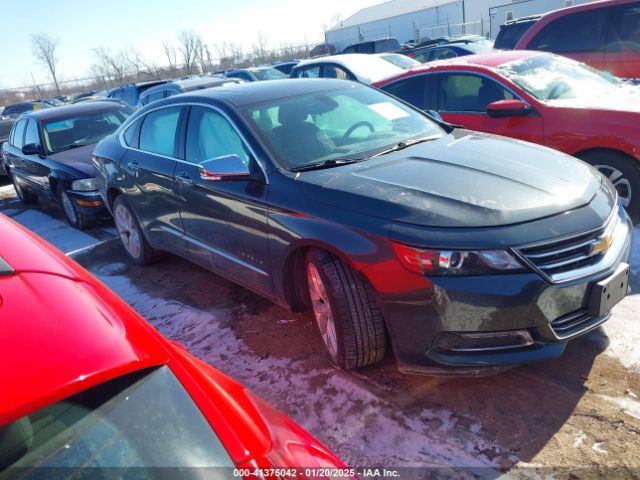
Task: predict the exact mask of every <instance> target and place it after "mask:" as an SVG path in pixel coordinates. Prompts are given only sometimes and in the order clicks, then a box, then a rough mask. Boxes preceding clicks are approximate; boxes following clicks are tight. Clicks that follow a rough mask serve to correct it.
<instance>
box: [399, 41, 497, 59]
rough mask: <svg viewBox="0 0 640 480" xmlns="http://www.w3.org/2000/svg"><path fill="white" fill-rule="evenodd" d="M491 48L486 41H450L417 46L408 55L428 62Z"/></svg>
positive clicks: (486, 50)
mask: <svg viewBox="0 0 640 480" xmlns="http://www.w3.org/2000/svg"><path fill="white" fill-rule="evenodd" d="M491 50H493V48H492V46H491V45H487V44H484V43H448V44H446V45H439V46H431V47H424V48H417V49H415V50H412V51H410V52H408V53H407V55H408V56H409V57H411V58H412V59H414V60H416V61H418V62H420V63H428V62H435V61H437V60H445V59H447V58H455V57H464V56H466V55H474V54H477V53H485V52H490V51H491Z"/></svg>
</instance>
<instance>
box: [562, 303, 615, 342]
mask: <svg viewBox="0 0 640 480" xmlns="http://www.w3.org/2000/svg"><path fill="white" fill-rule="evenodd" d="M607 318H609V315H605V316H603V317H599V318H598V317H592V316H591V315H590V314H589V312H588V311H587V310H577V311H575V312H571V313H568V314H566V315H563V316H561V317H558V318H556V319H555V320H554V321H553V322H551V328H552V329H553V331H554V333H555V334H556V336H557V337H558V338H569V337H572V336H573V335H576V334H578V333H581V332H584V331H586V330H589V329H591V328H593V327H596V326H597V325H599V324H601V323H603V322H604V321H605V320H607Z"/></svg>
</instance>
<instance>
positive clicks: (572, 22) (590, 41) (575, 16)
mask: <svg viewBox="0 0 640 480" xmlns="http://www.w3.org/2000/svg"><path fill="white" fill-rule="evenodd" d="M612 12H613V9H612V8H593V9H590V10H584V11H582V12H577V13H572V14H568V15H563V16H561V17H559V18H556V19H555V20H552V21H550V22H549V23H548V24H547V25H545V26H543V27H542V29H541V30H540V31H539V32H538V33H537V34H535V36H534V37H533V38H532V39H531V41H530V42H529V43H528V44H527V46H526V49H527V50H541V51H543V52H552V53H557V54H559V55H563V56H565V57H569V58H572V59H574V60H577V61H579V62H584V63H586V64H587V65H590V66H591V67H593V68H597V69H598V70H602V69H603V68H604V51H605V43H606V41H607V31H608V26H609V25H610V23H611V15H612Z"/></svg>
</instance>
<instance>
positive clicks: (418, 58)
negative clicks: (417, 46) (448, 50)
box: [413, 50, 433, 63]
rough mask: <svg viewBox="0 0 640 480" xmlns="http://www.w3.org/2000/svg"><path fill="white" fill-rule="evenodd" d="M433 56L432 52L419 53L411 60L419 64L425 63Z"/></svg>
mask: <svg viewBox="0 0 640 480" xmlns="http://www.w3.org/2000/svg"><path fill="white" fill-rule="evenodd" d="M432 55H433V50H426V51H423V52H420V53H417V54H416V55H414V56H413V58H414V59H415V60H416V61H417V62H420V63H427V62H430V61H431V57H432Z"/></svg>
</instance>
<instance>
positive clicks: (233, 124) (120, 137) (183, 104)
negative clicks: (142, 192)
mask: <svg viewBox="0 0 640 480" xmlns="http://www.w3.org/2000/svg"><path fill="white" fill-rule="evenodd" d="M193 106H195V107H204V108H209V109H211V110H213V111H214V112H216V113H218V114H220V115H222V117H223V118H224V119H225V120H226V121H227V122H229V125H231V127H232V128H233V130H234V131H235V132H236V134H237V135H238V137H240V140H241V141H242V143H243V145H244V146H245V147H246V148H247V149H248V150H249V153H250V154H251V156H252V157H253V159H254V160H255V162H256V164H257V165H258V168H260V170H261V171H262V175H263V176H264V179H265V182H266V183H267V184H268V183H269V178H268V177H267V169H266V168H265V166H264V165H262V163H261V161H260V160H259V157H258V155H256V152H255V150H254V149H253V148H252V147H251V144H250V143H249V142H248V141H247V138H246V137H245V136H244V135H243V134H242V132H241V131H240V130H239V129H238V125H237V124H236V122H234V121H233V120H232V119H231V118H229V115H227V114H226V113H225V112H223V111H222V110H220V109H219V108H218V107H215V106H213V105H210V104H208V103H201V102H181V103H171V104H168V105H160V106H158V107H155V108H152V109H150V110H148V111H146V112H145V113H144V115H141V116H140V117H138V118H136V119H134V120H133V121H131V123H129V125H126V126H125V127H124V128H123V129H122V131H121V132H120V133H119V134H118V141H119V142H120V146H121V147H122V148H124V149H126V150H132V151H134V152H140V153H145V154H147V155H155V156H156V157H160V158H166V159H167V160H173V161H174V162H179V163H183V164H186V165H192V166H194V167H200V164H199V163H195V162H190V161H188V160H183V159H181V158H176V157H172V156H169V155H162V154H160V153H154V152H148V151H146V150H141V149H140V148H134V147H131V146H129V145H127V144H126V142H125V141H124V134H125V132H126V131H127V130H129V129H130V128H132V127H134V126H135V124H136V123H137V122H139V121H144V118H145V117H146V116H147V115H149V114H150V113H153V112H156V111H158V110H163V109H166V108H176V107H178V108H183V107H193ZM141 127H142V125H141ZM138 145H139V144H138Z"/></svg>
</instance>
